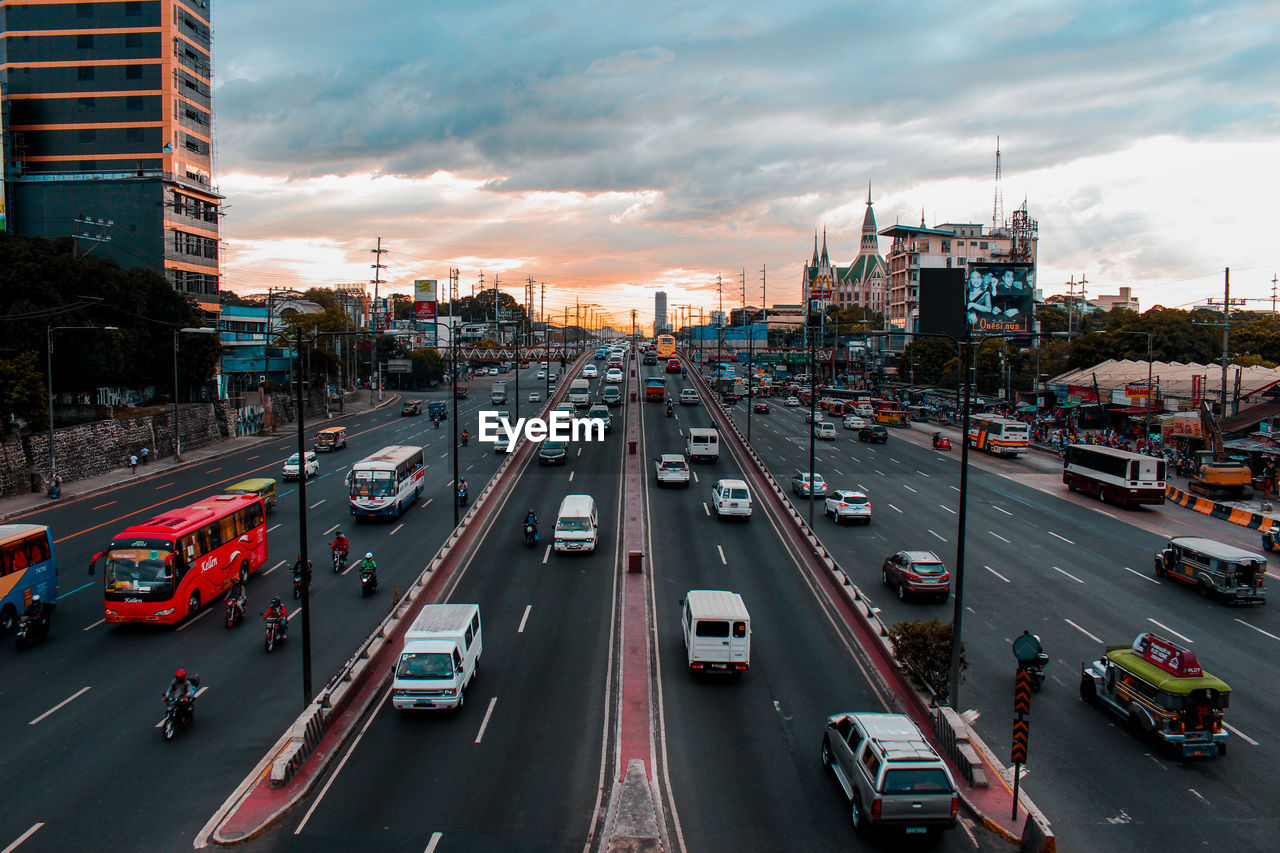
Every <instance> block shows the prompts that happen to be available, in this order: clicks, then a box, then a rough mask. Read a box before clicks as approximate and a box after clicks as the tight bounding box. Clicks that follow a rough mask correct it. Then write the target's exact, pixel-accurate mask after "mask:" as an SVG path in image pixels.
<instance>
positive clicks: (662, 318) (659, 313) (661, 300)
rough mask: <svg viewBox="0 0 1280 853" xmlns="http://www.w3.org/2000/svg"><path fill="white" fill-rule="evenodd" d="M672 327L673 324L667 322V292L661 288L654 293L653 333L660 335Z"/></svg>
mask: <svg viewBox="0 0 1280 853" xmlns="http://www.w3.org/2000/svg"><path fill="white" fill-rule="evenodd" d="M670 329H671V324H670V323H668V322H667V292H666V291H665V290H659V291H658V292H657V293H655V294H654V295H653V333H654V334H655V335H660V334H662V333H663V332H666V331H670Z"/></svg>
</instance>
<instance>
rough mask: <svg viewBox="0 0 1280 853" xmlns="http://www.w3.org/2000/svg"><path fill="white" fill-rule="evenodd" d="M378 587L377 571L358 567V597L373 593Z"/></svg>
mask: <svg viewBox="0 0 1280 853" xmlns="http://www.w3.org/2000/svg"><path fill="white" fill-rule="evenodd" d="M377 588H378V573H377V571H376V570H374V569H366V568H365V567H364V566H361V567H360V597H361V598H364V597H365V596H368V595H373V593H374V591H375V590H377Z"/></svg>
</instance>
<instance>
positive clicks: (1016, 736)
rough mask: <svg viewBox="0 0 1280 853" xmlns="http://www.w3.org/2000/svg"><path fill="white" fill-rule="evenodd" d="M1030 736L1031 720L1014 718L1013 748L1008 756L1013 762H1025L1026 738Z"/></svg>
mask: <svg viewBox="0 0 1280 853" xmlns="http://www.w3.org/2000/svg"><path fill="white" fill-rule="evenodd" d="M1030 737H1031V721H1030V720H1014V721H1013V749H1012V750H1010V751H1009V758H1010V759H1012V762H1013V763H1014V764H1026V763H1027V740H1028V739H1029V738H1030Z"/></svg>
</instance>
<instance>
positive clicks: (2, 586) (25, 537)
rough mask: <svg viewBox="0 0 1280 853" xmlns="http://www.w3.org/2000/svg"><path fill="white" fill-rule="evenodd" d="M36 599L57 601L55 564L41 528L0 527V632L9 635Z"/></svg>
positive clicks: (44, 529) (48, 538)
mask: <svg viewBox="0 0 1280 853" xmlns="http://www.w3.org/2000/svg"><path fill="white" fill-rule="evenodd" d="M33 595H38V596H40V600H41V601H42V602H46V603H49V604H52V603H53V600H54V599H55V598H57V597H58V561H57V559H56V556H55V554H54V551H53V537H52V536H50V535H49V528H47V527H45V526H44V525H43V524H0V632H4V633H8V632H9V631H12V630H13V629H14V627H15V626H16V625H17V624H18V617H19V616H21V615H22V611H23V610H26V609H27V606H28V605H30V604H31V596H33Z"/></svg>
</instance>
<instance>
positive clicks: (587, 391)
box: [568, 379, 591, 409]
mask: <svg viewBox="0 0 1280 853" xmlns="http://www.w3.org/2000/svg"><path fill="white" fill-rule="evenodd" d="M568 400H569V402H570V403H572V404H573V405H574V407H575V408H579V409H585V408H586V407H587V406H590V405H591V381H590V380H589V379H575V380H573V381H572V382H571V383H569V397H568Z"/></svg>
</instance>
